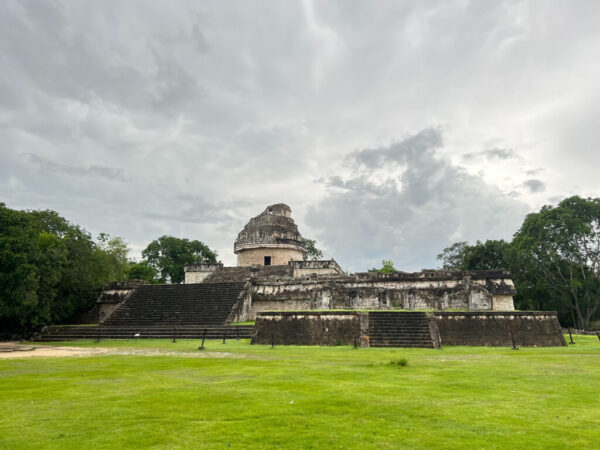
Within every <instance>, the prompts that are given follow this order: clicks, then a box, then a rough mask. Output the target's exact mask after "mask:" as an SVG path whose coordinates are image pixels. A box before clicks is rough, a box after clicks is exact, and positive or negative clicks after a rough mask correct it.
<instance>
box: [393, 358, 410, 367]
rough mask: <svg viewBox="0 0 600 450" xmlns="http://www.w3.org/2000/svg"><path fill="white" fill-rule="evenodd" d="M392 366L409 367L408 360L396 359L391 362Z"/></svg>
mask: <svg viewBox="0 0 600 450" xmlns="http://www.w3.org/2000/svg"><path fill="white" fill-rule="evenodd" d="M390 366H399V367H406V366H408V359H406V358H400V359H396V360H394V361H390Z"/></svg>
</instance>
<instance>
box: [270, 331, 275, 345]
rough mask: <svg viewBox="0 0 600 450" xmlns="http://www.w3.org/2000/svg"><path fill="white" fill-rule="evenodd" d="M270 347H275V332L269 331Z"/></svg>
mask: <svg viewBox="0 0 600 450" xmlns="http://www.w3.org/2000/svg"><path fill="white" fill-rule="evenodd" d="M271 348H275V333H271Z"/></svg>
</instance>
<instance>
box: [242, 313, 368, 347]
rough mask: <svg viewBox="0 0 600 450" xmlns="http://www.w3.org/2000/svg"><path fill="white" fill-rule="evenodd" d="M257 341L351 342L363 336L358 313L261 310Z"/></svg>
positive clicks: (340, 343) (288, 342) (278, 343)
mask: <svg viewBox="0 0 600 450" xmlns="http://www.w3.org/2000/svg"><path fill="white" fill-rule="evenodd" d="M255 330H256V334H255V337H254V342H255V343H257V344H267V345H268V344H271V342H272V340H273V342H274V344H275V345H352V344H354V340H355V339H356V340H357V343H358V342H359V340H360V336H361V314H360V313H358V312H330V311H327V312H325V311H312V312H304V313H294V312H290V311H287V312H280V313H262V314H260V315H259V316H258V317H257V319H256V325H255Z"/></svg>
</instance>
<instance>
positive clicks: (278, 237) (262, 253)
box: [233, 203, 305, 266]
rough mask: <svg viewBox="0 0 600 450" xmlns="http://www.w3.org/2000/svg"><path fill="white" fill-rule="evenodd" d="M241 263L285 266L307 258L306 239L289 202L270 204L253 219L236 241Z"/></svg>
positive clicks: (238, 259)
mask: <svg viewBox="0 0 600 450" xmlns="http://www.w3.org/2000/svg"><path fill="white" fill-rule="evenodd" d="M233 252H234V253H235V254H236V255H237V265H238V266H251V265H253V264H260V265H265V266H270V265H283V264H287V263H289V262H290V261H292V260H293V261H302V260H303V259H304V252H305V249H304V241H303V239H302V236H301V235H300V233H299V232H298V227H297V226H296V224H295V223H294V219H292V210H291V209H290V207H289V206H288V205H285V204H283V203H277V204H276V205H271V206H268V207H267V209H265V210H264V211H263V212H262V213H261V214H259V215H258V216H256V217H254V218H252V219H250V222H248V223H247V224H246V226H245V227H244V229H243V230H242V231H240V234H238V237H237V239H236V240H235V243H234V244H233Z"/></svg>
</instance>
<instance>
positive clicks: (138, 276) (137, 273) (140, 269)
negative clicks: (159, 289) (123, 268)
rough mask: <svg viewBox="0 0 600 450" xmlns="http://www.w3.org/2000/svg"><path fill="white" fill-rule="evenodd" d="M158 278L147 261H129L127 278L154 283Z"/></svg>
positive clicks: (155, 271)
mask: <svg viewBox="0 0 600 450" xmlns="http://www.w3.org/2000/svg"><path fill="white" fill-rule="evenodd" d="M157 278H158V272H157V270H156V269H155V268H154V267H152V266H151V265H149V264H148V261H141V262H135V261H130V262H129V272H128V279H130V280H146V281H148V282H150V283H156V282H157Z"/></svg>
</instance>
